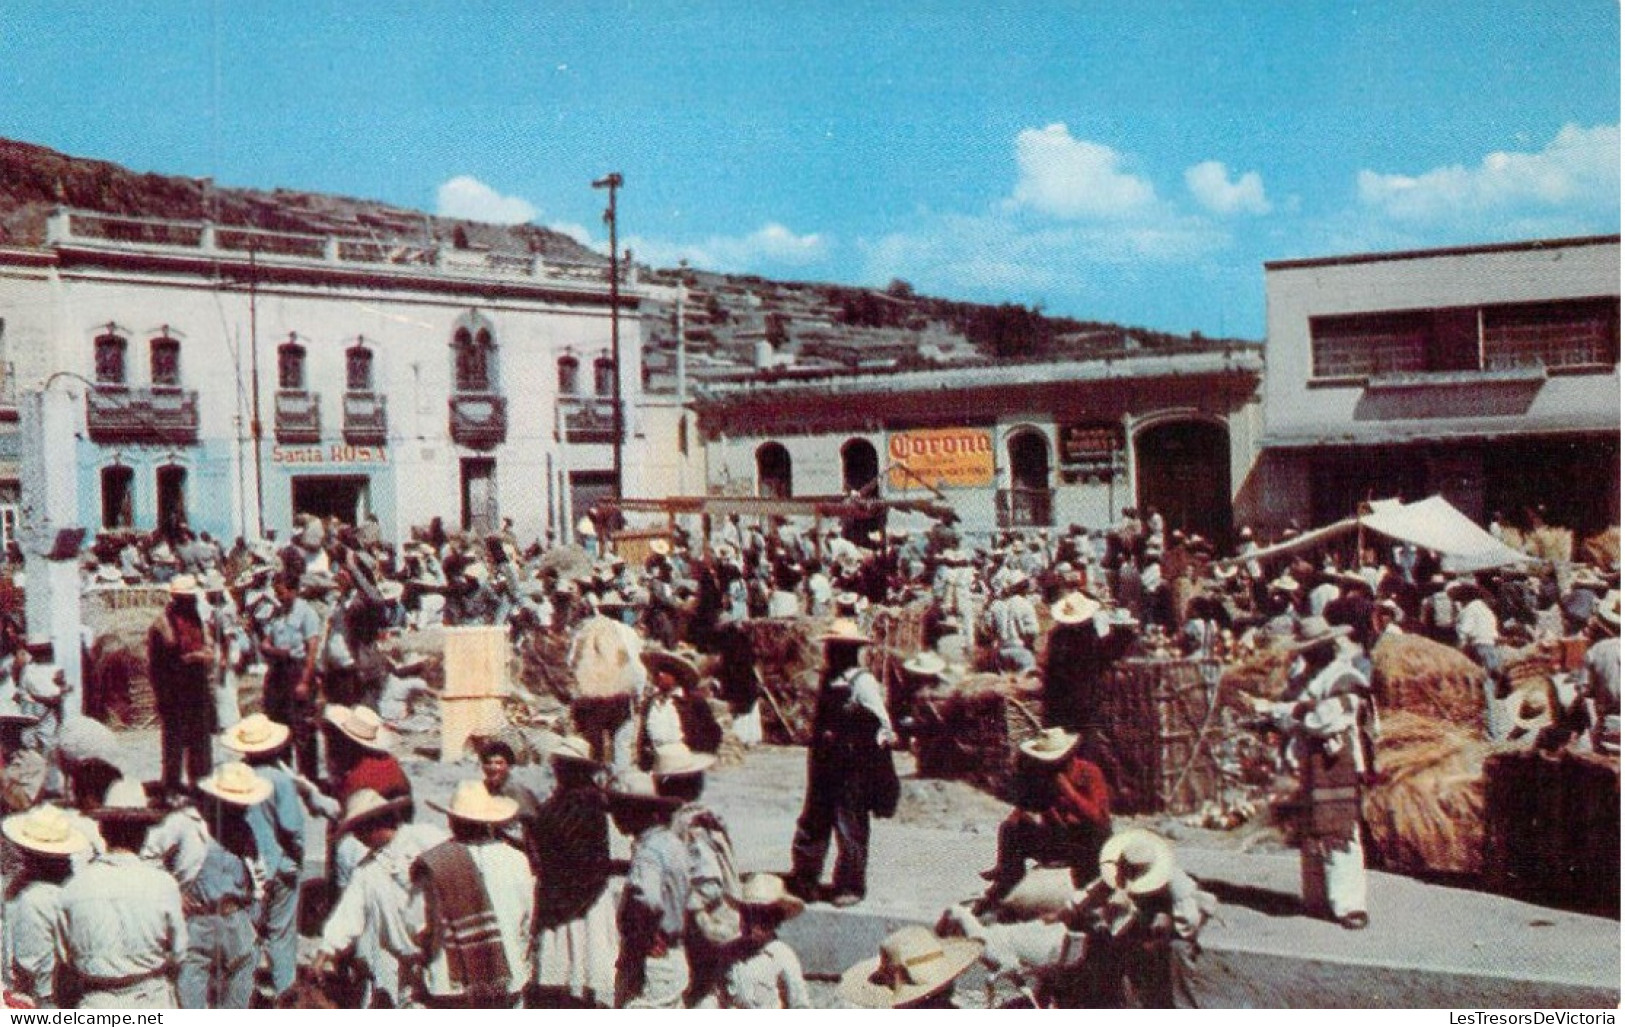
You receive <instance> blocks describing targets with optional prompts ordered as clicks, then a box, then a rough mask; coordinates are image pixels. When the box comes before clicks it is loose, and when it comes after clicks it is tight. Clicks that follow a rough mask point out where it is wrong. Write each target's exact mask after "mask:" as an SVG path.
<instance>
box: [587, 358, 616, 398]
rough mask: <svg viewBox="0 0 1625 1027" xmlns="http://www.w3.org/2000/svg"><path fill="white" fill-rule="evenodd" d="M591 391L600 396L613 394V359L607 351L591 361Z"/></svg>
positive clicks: (605, 396)
mask: <svg viewBox="0 0 1625 1027" xmlns="http://www.w3.org/2000/svg"><path fill="white" fill-rule="evenodd" d="M592 391H593V392H594V393H595V394H597V395H598V396H599V397H602V398H608V397H610V396H613V395H615V361H613V360H611V359H609V354H607V353H606V354H604V355H603V356H601V357H599V358H598V359H597V360H594V361H593V362H592Z"/></svg>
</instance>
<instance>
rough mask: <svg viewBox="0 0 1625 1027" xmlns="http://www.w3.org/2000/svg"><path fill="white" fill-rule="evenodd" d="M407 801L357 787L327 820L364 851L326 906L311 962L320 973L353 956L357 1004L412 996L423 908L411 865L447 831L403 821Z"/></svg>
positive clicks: (401, 1001)
mask: <svg viewBox="0 0 1625 1027" xmlns="http://www.w3.org/2000/svg"><path fill="white" fill-rule="evenodd" d="M411 808H412V803H411V800H410V799H386V798H385V797H384V796H382V795H379V794H378V793H377V792H375V791H373V790H372V789H370V788H363V789H361V790H360V791H358V792H356V793H355V794H354V795H351V796H350V798H349V801H348V802H346V803H345V805H344V814H343V817H342V819H340V820H339V822H338V823H337V824H336V825H335V830H336V831H339V832H341V833H343V834H345V835H346V836H354V837H355V838H356V839H357V840H358V841H359V842H360V843H361V845H362V846H363V848H364V849H365V850H366V855H365V856H364V857H363V858H362V860H361V862H360V864H359V865H358V866H357V867H356V869H355V873H354V874H353V875H352V876H351V877H350V882H349V884H348V885H346V886H345V888H344V892H343V894H342V895H340V896H339V901H338V904H337V905H335V906H334V907H333V911H332V912H331V913H330V914H328V917H327V923H326V924H325V925H324V926H323V928H322V934H321V941H320V943H319V944H318V946H317V948H316V958H315V963H314V967H313V968H314V970H315V972H316V973H317V974H318V976H326V975H328V973H329V971H331V970H332V969H333V968H335V967H337V966H340V965H343V964H345V963H346V961H347V960H348V959H349V958H350V957H352V956H353V958H354V961H355V963H356V964H358V965H359V967H360V969H361V971H362V973H363V974H364V975H365V978H366V979H365V981H364V986H363V987H362V988H361V989H360V991H361V994H360V995H358V997H357V1001H356V1002H355V1004H356V1005H358V1006H362V1007H369V1006H370V1007H384V1008H388V1007H404V1006H408V1005H411V1004H413V1003H414V1002H415V997H414V996H415V994H416V991H417V983H416V982H417V977H418V974H419V971H420V969H421V966H420V963H421V955H420V950H419V946H418V935H419V934H420V933H421V932H422V929H423V916H422V907H421V905H420V904H414V901H413V893H412V877H411V874H412V865H413V864H414V863H415V862H417V858H418V856H420V855H422V854H423V853H424V852H426V851H428V850H429V849H432V848H434V847H435V846H437V845H440V844H441V843H442V842H444V841H445V840H446V839H447V837H448V835H447V834H446V831H445V830H444V829H443V828H441V827H438V826H436V825H433V824H412V823H407V817H408V815H409V814H410V812H411Z"/></svg>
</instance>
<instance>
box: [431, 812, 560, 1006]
mask: <svg viewBox="0 0 1625 1027" xmlns="http://www.w3.org/2000/svg"><path fill="white" fill-rule="evenodd" d="M429 806H430V808H431V809H436V810H439V811H440V812H442V813H444V814H446V819H447V820H448V822H449V823H450V825H451V835H452V839H451V841H449V842H445V843H443V844H441V845H438V846H436V847H434V848H432V849H430V850H428V851H427V852H425V853H423V855H421V856H419V857H418V859H417V862H416V863H415V864H413V867H412V881H413V886H414V888H415V889H416V890H417V892H418V893H419V894H421V895H422V896H423V900H424V921H425V931H424V935H423V963H424V971H423V1003H424V1005H426V1006H428V1007H429V1008H431V1009H512V1008H515V1007H516V1006H517V1005H518V1003H519V999H520V996H521V995H523V993H524V991H525V989H526V988H527V987H528V986H529V985H530V973H531V961H530V956H531V948H530V946H531V927H532V919H533V917H534V916H535V913H536V878H535V876H534V875H533V874H532V873H531V869H530V863H529V862H528V861H527V860H526V859H525V857H524V855H523V854H522V853H521V852H519V850H517V849H515V848H514V847H513V846H511V845H509V844H507V842H505V841H503V839H502V835H501V830H502V828H503V826H504V825H506V824H507V823H508V822H509V821H511V820H513V818H514V815H515V814H517V813H518V812H519V804H518V803H517V802H515V801H514V800H512V799H509V798H507V797H505V796H498V795H492V794H491V793H490V792H488V791H486V788H485V785H484V783H483V782H480V781H464V782H463V783H461V784H459V785H458V786H457V790H456V791H455V792H454V793H453V795H452V799H451V802H450V804H448V805H445V806H441V805H439V804H437V803H433V802H431V803H429Z"/></svg>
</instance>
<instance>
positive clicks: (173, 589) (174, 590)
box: [169, 574, 203, 596]
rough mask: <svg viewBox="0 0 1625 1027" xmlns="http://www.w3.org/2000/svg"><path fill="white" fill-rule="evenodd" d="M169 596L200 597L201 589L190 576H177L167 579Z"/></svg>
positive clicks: (195, 579)
mask: <svg viewBox="0 0 1625 1027" xmlns="http://www.w3.org/2000/svg"><path fill="white" fill-rule="evenodd" d="M169 594H170V595H172V596H196V595H202V594H203V589H202V588H201V587H199V586H198V583H197V578H195V577H193V576H192V575H190V574H177V575H175V576H174V577H173V578H170V579H169Z"/></svg>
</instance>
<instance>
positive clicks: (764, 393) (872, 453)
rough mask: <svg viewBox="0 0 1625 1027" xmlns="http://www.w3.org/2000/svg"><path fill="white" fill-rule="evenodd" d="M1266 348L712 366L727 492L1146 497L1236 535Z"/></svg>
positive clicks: (1110, 502) (1112, 502)
mask: <svg viewBox="0 0 1625 1027" xmlns="http://www.w3.org/2000/svg"><path fill="white" fill-rule="evenodd" d="M1261 373H1262V357H1261V353H1260V351H1259V349H1258V348H1256V347H1235V348H1232V349H1228V350H1227V349H1219V348H1203V349H1199V350H1192V351H1188V352H1160V353H1159V352H1142V353H1127V354H1123V355H1120V356H1115V357H1112V358H1109V359H1107V358H1103V359H1093V360H1075V361H1050V362H1041V363H1039V362H1034V363H1010V364H1005V365H986V364H984V365H982V366H978V367H961V368H952V369H940V370H923V371H896V372H887V373H848V374H820V375H818V376H815V377H803V376H796V375H788V374H781V375H780V376H778V377H777V378H776V379H775V378H771V377H769V378H763V379H758V380H753V381H748V382H738V383H713V384H711V385H710V386H708V387H707V388H706V389H705V390H704V391H703V393H701V394H700V395H698V396H697V398H696V400H695V403H694V410H695V413H696V415H697V417H698V419H699V427H700V431H701V433H702V434H703V435H704V437H705V439H706V467H707V477H708V487H709V491H710V493H711V494H713V495H762V496H776V497H798V496H830V495H841V494H846V493H849V492H854V491H865V490H867V491H868V493H869V494H871V495H875V496H877V497H878V498H882V499H908V498H913V499H928V498H938V497H940V499H941V500H943V501H945V502H946V503H947V504H948V505H949V506H951V507H952V508H953V509H954V511H955V513H956V514H957V516H958V518H959V521H960V526H961V528H962V529H963V530H964V531H965V532H967V533H969V534H971V535H973V536H974V535H984V536H985V535H986V534H990V533H992V532H995V531H997V530H1000V529H1005V528H1027V529H1032V528H1049V527H1063V528H1064V527H1066V526H1069V525H1072V524H1078V525H1082V526H1084V527H1089V528H1096V529H1098V528H1105V527H1107V526H1109V525H1111V524H1112V523H1114V522H1115V521H1116V519H1117V514H1118V511H1119V510H1120V509H1121V508H1122V507H1124V506H1129V505H1138V506H1146V507H1154V508H1156V509H1158V510H1160V511H1161V512H1162V513H1163V515H1164V517H1165V519H1166V522H1167V524H1168V527H1169V528H1170V529H1172V528H1183V529H1185V530H1187V531H1194V532H1197V533H1200V534H1202V535H1204V536H1206V537H1209V538H1217V539H1220V540H1225V539H1228V538H1229V535H1230V531H1231V509H1232V503H1233V500H1234V498H1235V495H1236V490H1237V489H1238V488H1239V487H1241V486H1242V485H1243V483H1244V482H1245V480H1246V475H1247V471H1248V468H1249V467H1250V466H1251V463H1252V459H1253V454H1254V452H1255V447H1256V441H1257V435H1258V431H1259V427H1260V425H1261V418H1260V408H1259V384H1260V376H1261Z"/></svg>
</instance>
